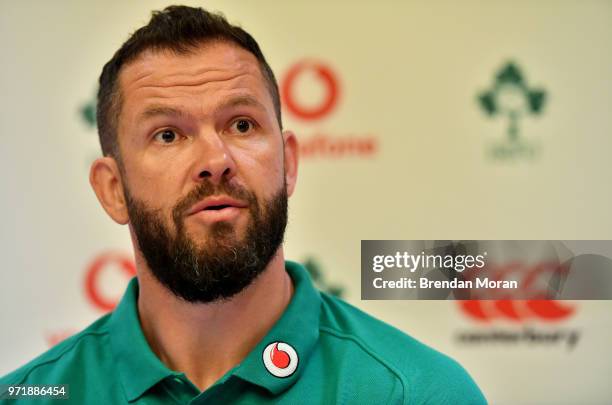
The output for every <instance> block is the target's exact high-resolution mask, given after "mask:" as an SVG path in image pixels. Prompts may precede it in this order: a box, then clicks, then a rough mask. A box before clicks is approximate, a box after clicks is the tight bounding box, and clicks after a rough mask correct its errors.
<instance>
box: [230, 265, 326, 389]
mask: <svg viewBox="0 0 612 405" xmlns="http://www.w3.org/2000/svg"><path fill="white" fill-rule="evenodd" d="M285 269H286V270H287V273H289V276H291V279H292V281H293V287H294V292H293V297H292V298H291V302H289V305H288V306H287V308H286V309H285V312H284V313H283V315H282V316H281V318H280V319H279V320H278V321H277V322H276V324H275V325H274V326H273V327H272V329H271V330H270V331H269V332H268V334H267V335H266V336H265V337H264V338H263V339H262V340H261V342H259V344H257V346H255V348H254V349H253V350H252V351H251V353H249V355H248V356H247V357H246V358H245V359H244V361H243V362H242V363H241V364H240V365H239V366H238V367H237V368H236V370H235V372H234V375H235V376H237V377H240V378H241V379H243V380H245V381H249V382H251V383H253V384H256V385H259V386H261V387H263V388H266V389H267V390H268V391H270V392H271V393H272V394H274V395H276V394H279V393H280V392H282V391H285V390H286V389H288V388H289V387H291V386H292V385H293V384H295V382H296V381H297V380H298V379H299V378H300V376H301V375H302V371H303V370H304V367H305V365H306V364H307V362H308V358H309V357H310V355H311V353H312V351H313V349H314V347H315V344H316V343H317V340H318V338H319V316H320V313H321V296H320V294H319V292H318V291H317V290H316V289H315V288H314V286H313V285H312V281H311V280H310V277H309V275H308V272H307V270H306V269H305V268H304V267H303V266H302V265H300V264H298V263H295V262H290V261H287V262H285ZM275 342H282V343H286V344H288V345H290V346H291V347H292V348H293V349H294V350H295V352H296V354H297V360H298V363H297V369H296V370H295V372H293V373H292V374H291V375H289V376H286V377H276V376H274V375H273V374H272V373H271V372H269V371H268V369H267V368H266V365H265V364H264V361H263V356H264V350H265V349H266V347H267V346H268V345H270V344H273V343H275Z"/></svg>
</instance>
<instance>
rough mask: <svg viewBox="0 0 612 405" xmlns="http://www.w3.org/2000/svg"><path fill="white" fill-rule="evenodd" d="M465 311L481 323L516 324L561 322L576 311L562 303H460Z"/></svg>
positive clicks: (498, 301)
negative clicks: (528, 320)
mask: <svg viewBox="0 0 612 405" xmlns="http://www.w3.org/2000/svg"><path fill="white" fill-rule="evenodd" d="M460 306H461V308H462V309H463V311H464V312H465V313H466V314H468V315H469V316H471V317H472V318H474V319H477V320H479V321H490V320H493V319H496V318H504V319H508V320H511V321H515V322H520V321H523V320H527V319H534V318H535V319H541V320H545V321H559V320H561V319H564V318H567V317H568V316H570V315H572V314H573V313H574V311H575V308H574V307H571V306H569V305H567V304H565V303H563V302H561V301H544V300H518V301H510V300H497V301H460Z"/></svg>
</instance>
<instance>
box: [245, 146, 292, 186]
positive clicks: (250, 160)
mask: <svg viewBox="0 0 612 405" xmlns="http://www.w3.org/2000/svg"><path fill="white" fill-rule="evenodd" d="M273 146H274V147H272V146H271V145H266V147H263V146H262V147H251V148H248V149H246V148H244V149H239V150H237V151H236V153H235V154H234V159H235V162H236V166H237V167H238V177H239V178H243V179H245V181H246V182H247V183H248V186H249V187H251V188H254V191H255V192H256V193H258V194H263V195H266V196H269V195H272V194H274V193H275V192H276V191H277V189H278V187H279V185H280V184H282V183H281V182H282V181H284V160H283V151H282V149H280V146H279V145H273Z"/></svg>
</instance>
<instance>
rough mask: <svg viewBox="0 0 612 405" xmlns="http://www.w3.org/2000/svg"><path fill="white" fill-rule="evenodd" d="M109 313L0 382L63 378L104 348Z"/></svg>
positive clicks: (35, 382) (47, 382) (23, 382)
mask: <svg viewBox="0 0 612 405" xmlns="http://www.w3.org/2000/svg"><path fill="white" fill-rule="evenodd" d="M109 316H110V315H109V314H107V315H105V316H103V317H101V318H99V319H98V320H97V321H95V322H94V323H92V324H91V325H89V326H88V327H87V328H85V329H84V330H82V331H81V332H79V333H77V334H76V335H73V336H71V337H69V338H67V339H66V340H64V341H62V342H61V343H58V344H57V345H55V346H53V347H52V348H51V349H49V350H47V351H46V352H44V353H42V354H41V355H39V356H38V357H36V358H34V359H33V360H31V361H30V362H28V363H26V364H25V365H23V366H21V367H20V368H18V369H16V370H15V371H13V372H11V373H9V374H7V375H5V376H3V377H0V384H54V382H56V381H65V378H66V377H67V376H68V375H70V374H71V372H74V371H75V370H74V369H75V368H82V367H83V366H84V362H85V360H86V359H88V358H95V356H96V353H97V352H103V351H105V349H106V348H107V344H106V343H107V339H108V328H107V324H108V318H109Z"/></svg>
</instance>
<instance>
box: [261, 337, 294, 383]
mask: <svg viewBox="0 0 612 405" xmlns="http://www.w3.org/2000/svg"><path fill="white" fill-rule="evenodd" d="M263 363H264V366H266V369H267V370H268V371H269V372H270V374H272V375H273V376H275V377H279V378H285V377H289V376H290V375H292V374H293V373H295V370H296V369H297V366H298V355H297V352H296V351H295V349H294V348H293V347H292V346H291V345H289V344H287V343H284V342H273V343H270V344H269V345H268V346H266V348H265V349H264V351H263Z"/></svg>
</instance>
